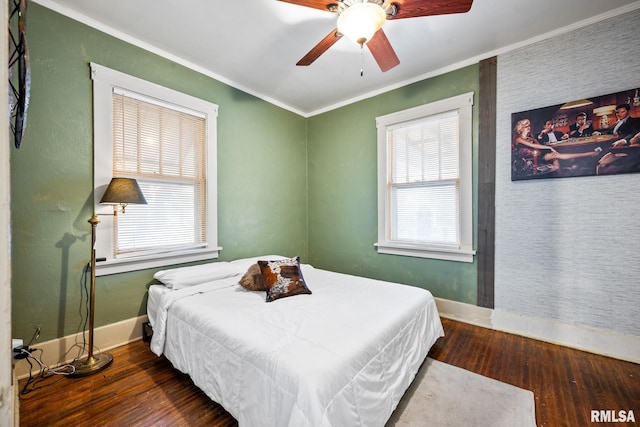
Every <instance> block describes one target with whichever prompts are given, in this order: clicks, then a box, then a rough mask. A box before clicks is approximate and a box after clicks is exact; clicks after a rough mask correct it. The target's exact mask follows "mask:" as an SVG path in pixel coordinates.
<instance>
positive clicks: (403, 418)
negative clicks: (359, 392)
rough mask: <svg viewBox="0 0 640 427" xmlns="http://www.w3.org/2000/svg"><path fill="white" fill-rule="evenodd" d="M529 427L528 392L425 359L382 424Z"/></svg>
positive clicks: (533, 420)
mask: <svg viewBox="0 0 640 427" xmlns="http://www.w3.org/2000/svg"><path fill="white" fill-rule="evenodd" d="M392 426H398V427H400V426H434V427H448V426H452V427H454V426H455V427H465V426H468V427H471V426H473V427H484V426H491V427H501V426H504V427H514V426H518V427H535V426H536V413H535V403H534V397H533V393H532V392H531V391H529V390H525V389H522V388H519V387H515V386H513V385H510V384H506V383H503V382H500V381H497V380H494V379H491V378H487V377H484V376H482V375H478V374H476V373H473V372H470V371H467V370H465V369H462V368H458V367H456V366H452V365H448V364H446V363H442V362H438V361H437V360H433V359H431V358H427V359H426V360H425V362H424V364H423V365H422V367H421V368H420V370H419V371H418V374H417V375H416V378H415V380H414V381H413V383H412V384H411V386H410V387H409V389H408V390H407V392H406V393H405V395H404V397H403V398H402V400H401V401H400V403H399V404H398V407H397V408H396V410H395V412H394V413H393V414H392V415H391V418H390V419H389V421H388V422H387V424H386V427H392Z"/></svg>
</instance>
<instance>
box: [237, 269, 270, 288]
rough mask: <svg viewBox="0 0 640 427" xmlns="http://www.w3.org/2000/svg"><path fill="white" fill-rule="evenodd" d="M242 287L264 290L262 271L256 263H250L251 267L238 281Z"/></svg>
mask: <svg viewBox="0 0 640 427" xmlns="http://www.w3.org/2000/svg"><path fill="white" fill-rule="evenodd" d="M238 283H240V285H242V287H243V288H245V289H248V290H250V291H266V290H267V286H266V285H265V284H264V280H263V279H262V272H260V266H259V265H258V264H251V267H249V269H248V270H247V272H246V273H244V276H242V278H241V279H240V281H239V282H238Z"/></svg>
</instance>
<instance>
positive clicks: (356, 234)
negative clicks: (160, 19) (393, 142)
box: [11, 3, 478, 341]
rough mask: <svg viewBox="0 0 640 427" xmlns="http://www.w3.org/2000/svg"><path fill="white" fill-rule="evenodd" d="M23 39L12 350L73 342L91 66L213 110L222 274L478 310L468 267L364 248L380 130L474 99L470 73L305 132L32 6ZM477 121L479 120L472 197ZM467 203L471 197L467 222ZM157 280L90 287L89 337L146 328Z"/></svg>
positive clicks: (373, 214)
mask: <svg viewBox="0 0 640 427" xmlns="http://www.w3.org/2000/svg"><path fill="white" fill-rule="evenodd" d="M28 25H29V27H28V30H29V36H28V42H29V47H30V54H31V73H32V74H31V77H32V85H31V102H30V106H29V113H28V124H27V129H26V134H25V139H24V141H23V146H22V148H20V149H19V150H13V151H12V157H11V197H12V202H11V207H12V212H11V214H12V268H13V272H12V275H13V280H12V282H13V283H12V299H13V310H12V312H13V336H14V337H17V338H23V339H25V340H28V339H29V338H30V337H31V335H32V333H33V328H34V327H35V326H37V325H41V326H42V335H41V337H40V341H45V340H48V339H53V338H57V337H62V336H66V335H69V334H73V333H75V332H77V331H78V330H79V328H80V320H81V317H80V315H79V309H80V281H81V277H82V269H83V267H84V266H85V265H86V263H87V262H88V260H89V251H90V248H89V245H90V243H89V238H90V235H89V234H90V226H89V224H88V223H87V220H88V218H89V217H90V215H91V211H92V205H91V203H92V200H93V194H92V190H93V185H92V179H93V178H92V177H93V157H92V156H93V137H92V117H91V113H92V89H91V79H90V76H89V62H96V63H99V64H101V65H104V66H106V67H110V68H113V69H116V70H119V71H122V72H125V73H128V74H131V75H134V76H137V77H140V78H143V79H145V80H149V81H152V82H155V83H158V84H160V85H163V86H166V87H169V88H172V89H175V90H178V91H182V92H184V93H187V94H190V95H193V96H196V97H199V98H202V99H205V100H207V101H210V102H213V103H215V104H217V105H219V116H218V217H219V224H218V235H219V244H220V245H221V246H222V247H223V250H222V252H221V258H220V259H221V260H231V259H235V258H240V257H245V256H254V255H259V254H265V253H280V254H283V255H289V256H293V255H300V256H301V257H302V259H303V261H305V262H310V263H312V264H314V265H315V266H317V267H322V268H327V269H332V270H336V271H342V272H346V273H352V274H358V275H362V276H367V277H374V278H380V279H385V280H391V281H396V282H400V283H407V284H412V285H416V286H421V287H425V288H428V289H430V290H431V291H432V292H433V293H434V295H436V296H439V297H443V298H448V299H452V300H457V301H462V302H468V303H475V302H476V265H475V263H473V264H470V263H456V262H447V261H435V260H427V259H421V258H410V257H398V256H392V255H378V254H377V252H376V251H375V248H374V246H373V244H374V243H375V241H376V239H377V231H376V230H377V199H376V198H377V189H376V167H377V166H376V156H377V153H376V127H375V117H377V116H379V115H384V114H388V113H391V112H394V111H398V110H402V109H406V108H409V107H413V106H416V105H421V104H424V103H426V102H430V101H434V100H438V99H442V98H446V97H449V96H453V95H457V94H461V93H464V92H468V91H474V92H475V93H476V94H477V89H478V68H477V66H470V67H467V68H465V69H462V70H459V71H455V72H452V73H448V74H446V75H444V76H440V77H436V78H432V79H428V80H424V81H421V82H418V83H415V84H412V85H409V86H406V87H403V88H401V89H397V90H394V91H392V92H389V93H386V94H383V95H379V96H376V97H374V98H371V99H368V100H364V101H361V102H358V103H355V104H352V105H349V106H347V107H343V108H340V109H338V110H335V111H331V112H328V113H325V114H322V115H318V116H315V117H312V118H309V119H305V118H303V117H301V116H298V115H296V114H294V113H291V112H289V111H286V110H284V109H281V108H279V107H276V106H273V105H271V104H269V103H267V102H264V101H262V100H260V99H258V98H256V97H253V96H251V95H248V94H246V93H244V92H242V91H239V90H236V89H234V88H232V87H230V86H227V85H225V84H223V83H220V82H218V81H216V80H214V79H212V78H209V77H207V76H205V75H202V74H199V73H197V72H195V71H192V70H190V69H187V68H185V67H183V66H181V65H178V64H176V63H173V62H171V61H168V60H166V59H163V58H161V57H159V56H156V55H154V54H151V53H149V52H147V51H144V50H142V49H139V48H137V47H134V46H132V45H129V44H127V43H124V42H122V41H120V40H117V39H115V38H113V37H110V36H108V35H105V34H104V33H101V32H99V31H97V30H94V29H92V28H90V27H87V26H85V25H83V24H80V23H78V22H76V21H73V20H71V19H69V18H66V17H64V16H62V15H59V14H57V13H55V12H52V11H50V10H49V9H46V8H44V7H42V6H39V5H38V4H34V3H32V4H30V6H29V11H28ZM365 78H366V77H365ZM476 104H477V97H476ZM477 117H478V114H477V107H474V188H476V187H477V185H475V183H476V182H477V173H476V172H475V171H477V142H475V141H477V124H475V123H477ZM476 198H477V197H476V192H475V190H474V211H475V210H476V209H475V207H476V206H477V201H476ZM283 201H286V203H283ZM475 221H476V219H475V216H474V224H475ZM474 228H475V227H474ZM155 271H156V270H144V271H138V272H132V273H124V274H116V275H111V276H104V277H98V279H97V289H96V292H97V294H96V327H99V326H102V325H106V324H109V323H113V322H117V321H121V320H124V319H129V318H132V317H136V316H139V315H143V314H145V312H146V298H145V295H146V290H147V286H148V284H149V283H150V282H151V279H152V275H153V273H154V272H155Z"/></svg>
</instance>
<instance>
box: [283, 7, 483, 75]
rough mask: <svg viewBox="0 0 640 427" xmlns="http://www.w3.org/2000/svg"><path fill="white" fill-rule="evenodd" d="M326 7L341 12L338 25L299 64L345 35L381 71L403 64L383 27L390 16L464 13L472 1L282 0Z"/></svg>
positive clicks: (317, 55)
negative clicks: (367, 49)
mask: <svg viewBox="0 0 640 427" xmlns="http://www.w3.org/2000/svg"><path fill="white" fill-rule="evenodd" d="M279 1H283V2H286V3H292V4H297V5H300V6H306V7H311V8H313V9H320V10H326V11H329V12H332V13H335V14H337V15H338V22H337V28H336V29H334V30H333V31H331V32H330V33H329V34H328V35H327V36H326V37H325V38H323V39H322V40H321V41H320V43H318V44H317V45H315V46H314V47H313V49H311V50H310V51H309V53H307V54H306V55H305V56H304V57H302V59H300V61H298V63H297V64H296V65H310V64H311V63H313V62H314V61H315V60H316V59H318V58H319V57H320V55H322V54H323V53H324V52H326V51H327V50H328V49H329V48H330V47H331V46H333V45H334V43H336V42H337V41H338V40H340V38H342V36H343V35H346V36H347V37H348V38H350V39H351V40H353V41H354V42H356V43H358V44H359V45H360V46H361V47H363V46H364V45H365V44H366V45H367V47H368V48H369V51H370V52H371V54H372V55H373V58H374V59H375V60H376V62H377V63H378V66H379V67H380V69H381V70H382V72H385V71H388V70H390V69H392V68H393V67H395V66H396V65H398V64H400V60H399V59H398V56H397V55H396V53H395V51H394V50H393V47H391V43H389V39H387V36H386V35H385V33H384V31H383V30H382V26H383V25H384V23H385V22H386V20H387V19H391V20H395V19H403V18H415V17H419V16H431V15H447V14H451V13H464V12H468V11H469V9H471V4H472V3H473V0H279Z"/></svg>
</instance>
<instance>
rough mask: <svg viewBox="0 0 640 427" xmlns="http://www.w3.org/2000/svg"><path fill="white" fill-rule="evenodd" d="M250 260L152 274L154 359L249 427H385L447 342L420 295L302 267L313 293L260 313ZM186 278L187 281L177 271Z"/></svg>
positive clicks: (425, 295) (261, 299)
mask: <svg viewBox="0 0 640 427" xmlns="http://www.w3.org/2000/svg"><path fill="white" fill-rule="evenodd" d="M283 259H287V258H284V257H280V256H274V255H271V256H264V257H256V258H246V259H241V260H235V261H231V262H216V263H211V264H206V265H203V266H195V267H183V268H181V269H180V268H179V269H173V270H165V271H162V272H158V273H156V278H157V279H159V280H161V281H162V283H163V284H160V285H152V286H150V288H149V298H148V316H149V322H150V323H151V325H152V327H153V336H152V338H151V344H150V345H151V350H152V351H153V352H154V353H155V354H157V355H158V356H160V355H162V354H164V356H165V357H166V358H167V359H168V360H169V361H170V362H171V363H172V364H173V366H174V367H175V368H176V369H178V370H180V371H182V372H184V373H187V374H188V375H189V376H190V377H191V378H192V380H193V382H194V384H196V385H197V386H198V387H199V388H200V389H202V390H203V391H204V392H205V393H206V394H207V395H208V396H209V397H210V398H211V399H212V400H214V401H215V402H218V403H219V404H221V405H222V406H223V407H224V408H225V409H226V410H227V411H228V412H229V413H230V414H231V415H233V416H234V417H235V418H236V419H237V420H238V422H239V425H240V426H241V427H244V426H247V427H251V426H260V427H263V426H277V427H281V426H295V427H299V426H383V425H384V424H385V423H386V421H387V420H388V419H389V417H390V415H391V413H392V412H393V410H394V409H395V407H396V406H397V404H398V402H399V400H400V398H401V397H402V396H403V394H404V392H405V390H406V389H407V387H408V386H409V385H410V383H411V382H412V380H413V378H414V376H415V374H416V372H417V371H418V368H419V367H420V365H421V364H422V362H423V361H424V359H425V357H426V355H427V352H428V351H429V349H430V348H431V346H432V345H433V344H434V342H435V341H436V340H437V339H438V337H440V336H442V335H443V329H442V325H441V323H440V318H439V316H438V312H437V309H436V305H435V301H434V299H433V296H432V295H431V293H430V292H429V291H427V290H424V289H421V288H417V287H412V286H405V285H400V284H394V283H390V282H384V281H379V280H373V279H367V278H363V277H357V276H351V275H347V274H341V273H336V272H331V271H327V270H322V269H317V268H314V267H313V266H311V265H307V264H300V265H299V273H300V274H301V277H303V278H304V282H305V283H306V286H307V287H308V290H309V293H302V294H299V295H294V296H290V297H286V298H280V299H277V300H275V301H272V302H266V298H265V295H267V298H268V292H264V291H251V290H248V289H245V288H244V287H243V286H240V285H239V280H240V278H241V277H242V276H243V274H245V273H246V272H247V270H248V269H249V268H250V267H251V266H253V265H254V264H256V262H257V261H258V260H267V261H277V260H283ZM185 269H186V270H185Z"/></svg>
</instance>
